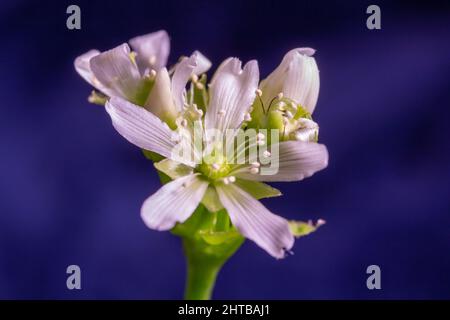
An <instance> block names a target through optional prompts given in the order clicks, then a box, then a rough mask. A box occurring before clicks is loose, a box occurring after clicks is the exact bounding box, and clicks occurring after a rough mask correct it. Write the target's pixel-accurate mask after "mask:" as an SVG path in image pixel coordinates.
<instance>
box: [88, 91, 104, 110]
mask: <svg viewBox="0 0 450 320" xmlns="http://www.w3.org/2000/svg"><path fill="white" fill-rule="evenodd" d="M88 101H89V102H90V103H93V104H97V105H99V106H104V105H105V103H106V101H108V96H105V95H104V94H103V93H101V92H98V91H95V90H92V92H91V94H90V95H89V97H88Z"/></svg>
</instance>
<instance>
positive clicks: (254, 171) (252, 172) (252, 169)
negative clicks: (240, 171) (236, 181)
mask: <svg viewBox="0 0 450 320" xmlns="http://www.w3.org/2000/svg"><path fill="white" fill-rule="evenodd" d="M258 172H259V168H251V169H250V173H251V174H257V173H258Z"/></svg>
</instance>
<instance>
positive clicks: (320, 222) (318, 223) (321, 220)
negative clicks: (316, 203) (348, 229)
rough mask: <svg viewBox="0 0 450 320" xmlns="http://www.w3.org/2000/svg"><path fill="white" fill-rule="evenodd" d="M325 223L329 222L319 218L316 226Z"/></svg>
mask: <svg viewBox="0 0 450 320" xmlns="http://www.w3.org/2000/svg"><path fill="white" fill-rule="evenodd" d="M325 223H327V222H326V221H325V220H323V219H319V220H317V222H316V227H320V226H323V225H324V224H325Z"/></svg>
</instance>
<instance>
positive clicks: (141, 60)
mask: <svg viewBox="0 0 450 320" xmlns="http://www.w3.org/2000/svg"><path fill="white" fill-rule="evenodd" d="M129 42H130V45H131V47H132V48H133V50H134V51H136V53H137V57H136V60H137V64H138V66H139V69H140V70H141V72H144V71H145V70H146V69H154V70H155V71H158V70H159V69H161V68H163V67H165V66H166V64H167V58H168V57H169V52H170V39H169V35H168V34H167V32H166V31H164V30H160V31H157V32H153V33H149V34H146V35H143V36H138V37H135V38H133V39H131V40H130V41H129Z"/></svg>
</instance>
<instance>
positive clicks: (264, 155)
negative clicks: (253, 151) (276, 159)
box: [263, 150, 272, 158]
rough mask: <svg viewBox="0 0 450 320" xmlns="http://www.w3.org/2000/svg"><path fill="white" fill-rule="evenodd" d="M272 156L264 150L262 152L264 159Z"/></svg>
mask: <svg viewBox="0 0 450 320" xmlns="http://www.w3.org/2000/svg"><path fill="white" fill-rule="evenodd" d="M271 155H272V154H271V153H270V151H269V150H265V151H264V152H263V157H264V158H268V157H270V156H271Z"/></svg>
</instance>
